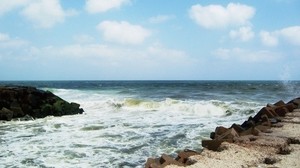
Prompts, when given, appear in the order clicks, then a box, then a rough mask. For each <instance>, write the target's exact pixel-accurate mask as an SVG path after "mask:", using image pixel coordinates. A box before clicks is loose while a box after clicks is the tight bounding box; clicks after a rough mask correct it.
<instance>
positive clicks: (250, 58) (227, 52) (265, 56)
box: [212, 48, 281, 63]
mask: <svg viewBox="0 0 300 168" xmlns="http://www.w3.org/2000/svg"><path fill="white" fill-rule="evenodd" d="M212 54H213V55H215V56H216V57H217V58H219V59H222V60H230V61H233V60H237V61H240V62H247V63H251V62H252V63H256V62H274V61H276V60H278V59H280V58H281V54H279V53H277V52H271V51H268V50H259V51H251V50H246V49H242V48H233V49H227V48H219V49H217V50H216V51H214V52H213V53H212Z"/></svg>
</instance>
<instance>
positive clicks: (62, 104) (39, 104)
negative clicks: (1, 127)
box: [0, 86, 83, 121]
mask: <svg viewBox="0 0 300 168" xmlns="http://www.w3.org/2000/svg"><path fill="white" fill-rule="evenodd" d="M82 113H83V109H82V108H80V105H79V104H77V103H69V102H67V101H65V100H63V99H62V98H60V97H58V96H56V95H54V94H53V93H51V92H49V91H43V90H39V89H37V88H35V87H26V86H0V120H7V121H10V120H12V119H13V118H22V117H25V116H30V117H32V118H43V117H46V116H63V115H73V114H82Z"/></svg>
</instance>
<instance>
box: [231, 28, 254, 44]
mask: <svg viewBox="0 0 300 168" xmlns="http://www.w3.org/2000/svg"><path fill="white" fill-rule="evenodd" d="M229 36H230V38H232V39H238V40H240V41H243V42H246V41H249V40H251V39H252V38H253V37H254V32H253V31H252V28H251V27H250V26H245V27H240V28H239V29H238V30H231V31H230V33H229Z"/></svg>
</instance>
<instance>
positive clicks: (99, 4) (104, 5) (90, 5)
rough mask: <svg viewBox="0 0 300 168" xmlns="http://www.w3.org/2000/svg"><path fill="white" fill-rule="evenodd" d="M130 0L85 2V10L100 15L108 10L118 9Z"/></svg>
mask: <svg viewBox="0 0 300 168" xmlns="http://www.w3.org/2000/svg"><path fill="white" fill-rule="evenodd" d="M127 2H130V0H87V1H86V4H85V9H86V10H87V11H88V12H89V13H101V12H106V11H108V10H110V9H114V8H120V7H121V6H122V5H123V4H126V3H127Z"/></svg>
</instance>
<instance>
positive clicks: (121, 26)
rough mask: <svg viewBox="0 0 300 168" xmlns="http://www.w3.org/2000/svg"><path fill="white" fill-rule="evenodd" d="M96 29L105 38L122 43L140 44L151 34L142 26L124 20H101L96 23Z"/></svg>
mask: <svg viewBox="0 0 300 168" xmlns="http://www.w3.org/2000/svg"><path fill="white" fill-rule="evenodd" d="M97 29H98V30H99V31H101V32H102V34H103V37H104V39H105V40H107V41H111V42H117V43H122V44H140V43H142V42H144V40H145V39H146V38H147V37H149V36H150V35H151V32H150V31H149V30H147V29H145V28H143V27H142V26H140V25H134V24H130V23H128V22H126V21H121V22H117V21H103V22H101V23H99V24H98V26H97Z"/></svg>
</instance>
